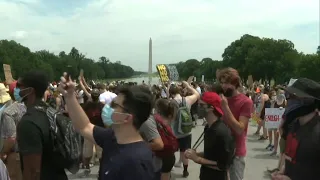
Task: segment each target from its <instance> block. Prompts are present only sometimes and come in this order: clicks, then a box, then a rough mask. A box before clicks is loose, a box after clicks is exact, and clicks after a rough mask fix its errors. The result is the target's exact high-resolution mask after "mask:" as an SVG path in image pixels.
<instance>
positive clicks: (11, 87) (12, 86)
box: [9, 81, 17, 94]
mask: <svg viewBox="0 0 320 180" xmlns="http://www.w3.org/2000/svg"><path fill="white" fill-rule="evenodd" d="M16 86H17V81H14V82H12V83H11V84H10V85H9V94H13V90H14V88H16Z"/></svg>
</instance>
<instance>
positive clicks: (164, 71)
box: [156, 64, 179, 82]
mask: <svg viewBox="0 0 320 180" xmlns="http://www.w3.org/2000/svg"><path fill="white" fill-rule="evenodd" d="M156 67H157V71H158V73H159V76H160V79H161V81H162V82H169V81H177V80H179V73H178V70H177V68H176V66H175V65H165V64H158V65H156Z"/></svg>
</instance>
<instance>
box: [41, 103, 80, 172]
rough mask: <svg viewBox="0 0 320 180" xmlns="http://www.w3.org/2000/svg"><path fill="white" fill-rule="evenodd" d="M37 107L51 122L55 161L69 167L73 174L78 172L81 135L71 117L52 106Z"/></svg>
mask: <svg viewBox="0 0 320 180" xmlns="http://www.w3.org/2000/svg"><path fill="white" fill-rule="evenodd" d="M35 108H36V109H37V110H39V111H42V112H44V113H46V115H47V117H48V120H49V122H50V136H51V142H52V143H53V144H52V147H53V149H52V151H53V155H52V159H53V163H54V164H55V165H56V166H58V167H63V168H65V169H68V170H69V171H70V172H71V173H73V174H75V173H77V172H78V171H79V168H80V166H79V165H80V160H81V150H82V148H81V136H80V134H79V133H77V132H76V130H75V129H74V127H73V125H72V122H71V120H70V118H69V117H67V116H65V115H63V114H62V113H60V112H58V111H56V110H55V109H54V108H52V107H41V106H36V107H35Z"/></svg>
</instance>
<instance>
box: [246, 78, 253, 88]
mask: <svg viewBox="0 0 320 180" xmlns="http://www.w3.org/2000/svg"><path fill="white" fill-rule="evenodd" d="M247 85H248V86H249V87H252V86H253V78H252V75H249V76H248V80H247Z"/></svg>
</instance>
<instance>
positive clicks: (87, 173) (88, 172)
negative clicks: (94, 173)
mask: <svg viewBox="0 0 320 180" xmlns="http://www.w3.org/2000/svg"><path fill="white" fill-rule="evenodd" d="M90 173H91V170H90V169H85V170H84V171H83V173H82V174H81V175H80V177H81V178H85V177H88V176H89V175H90Z"/></svg>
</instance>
